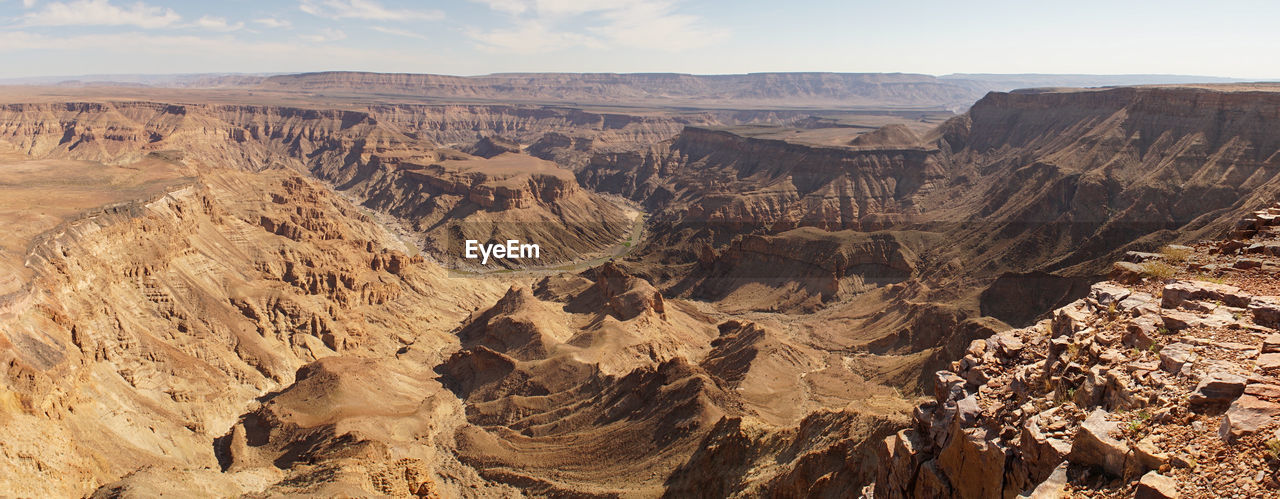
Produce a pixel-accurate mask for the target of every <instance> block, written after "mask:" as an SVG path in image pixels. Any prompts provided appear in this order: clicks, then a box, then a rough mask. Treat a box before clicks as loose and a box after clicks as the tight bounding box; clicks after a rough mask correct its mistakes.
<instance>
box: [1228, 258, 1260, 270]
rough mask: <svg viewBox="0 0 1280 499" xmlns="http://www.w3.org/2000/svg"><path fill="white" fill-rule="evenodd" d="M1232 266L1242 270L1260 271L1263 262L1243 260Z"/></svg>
mask: <svg viewBox="0 0 1280 499" xmlns="http://www.w3.org/2000/svg"><path fill="white" fill-rule="evenodd" d="M1232 266H1233V267H1235V268H1237V269H1240V270H1249V269H1259V268H1262V260H1256V259H1253V258H1241V259H1239V260H1236V263H1235V264H1234V265H1232Z"/></svg>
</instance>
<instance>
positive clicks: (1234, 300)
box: [1160, 281, 1252, 308]
mask: <svg viewBox="0 0 1280 499" xmlns="http://www.w3.org/2000/svg"><path fill="white" fill-rule="evenodd" d="M1251 298H1252V297H1251V296H1250V295H1249V294H1248V293H1245V292H1243V291H1240V288H1237V287H1235V286H1229V285H1226V284H1218V283H1214V282H1205V281H1174V282H1172V283H1170V284H1167V285H1165V287H1164V292H1163V294H1161V297H1160V306H1161V307H1164V308H1178V307H1179V306H1180V305H1182V303H1183V302H1185V301H1187V300H1208V301H1221V302H1222V303H1225V304H1226V305H1228V306H1232V307H1245V306H1248V305H1249V301H1250V299H1251Z"/></svg>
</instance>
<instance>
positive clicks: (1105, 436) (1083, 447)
mask: <svg viewBox="0 0 1280 499" xmlns="http://www.w3.org/2000/svg"><path fill="white" fill-rule="evenodd" d="M1119 429H1120V425H1119V423H1116V422H1115V421H1107V411H1105V410H1102V409H1095V410H1094V411H1093V412H1092V413H1090V414H1089V417H1088V418H1085V420H1084V422H1082V423H1081V424H1080V429H1078V430H1076V436H1075V439H1074V440H1072V442H1071V452H1070V453H1069V454H1068V455H1067V460H1068V461H1070V462H1072V463H1073V464H1079V465H1083V466H1093V467H1097V468H1101V469H1102V470H1103V471H1105V472H1106V473H1107V474H1109V475H1112V476H1123V474H1124V467H1125V460H1126V459H1127V458H1128V455H1129V446H1128V445H1126V444H1125V443H1124V442H1122V441H1120V440H1117V439H1116V438H1115V437H1112V436H1111V434H1112V433H1118V432H1119Z"/></svg>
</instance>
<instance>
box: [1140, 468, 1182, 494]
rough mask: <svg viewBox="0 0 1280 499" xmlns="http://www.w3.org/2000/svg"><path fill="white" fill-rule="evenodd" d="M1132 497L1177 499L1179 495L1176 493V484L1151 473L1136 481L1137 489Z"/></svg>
mask: <svg viewBox="0 0 1280 499" xmlns="http://www.w3.org/2000/svg"><path fill="white" fill-rule="evenodd" d="M1133 497H1134V499H1177V498H1178V497H1181V495H1180V494H1179V493H1178V482H1176V481H1174V480H1173V478H1170V477H1167V476H1164V475H1161V474H1159V473H1156V472H1154V471H1152V472H1148V473H1147V474H1145V475H1142V479H1141V480H1138V489H1137V491H1136V492H1135V493H1134V496H1133Z"/></svg>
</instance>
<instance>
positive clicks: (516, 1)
mask: <svg viewBox="0 0 1280 499" xmlns="http://www.w3.org/2000/svg"><path fill="white" fill-rule="evenodd" d="M471 1H472V2H475V3H482V4H485V5H487V6H488V7H489V8H490V9H493V10H496V11H498V12H506V13H507V14H517V15H518V14H523V13H525V11H527V10H529V2H526V1H525V0H471Z"/></svg>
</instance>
